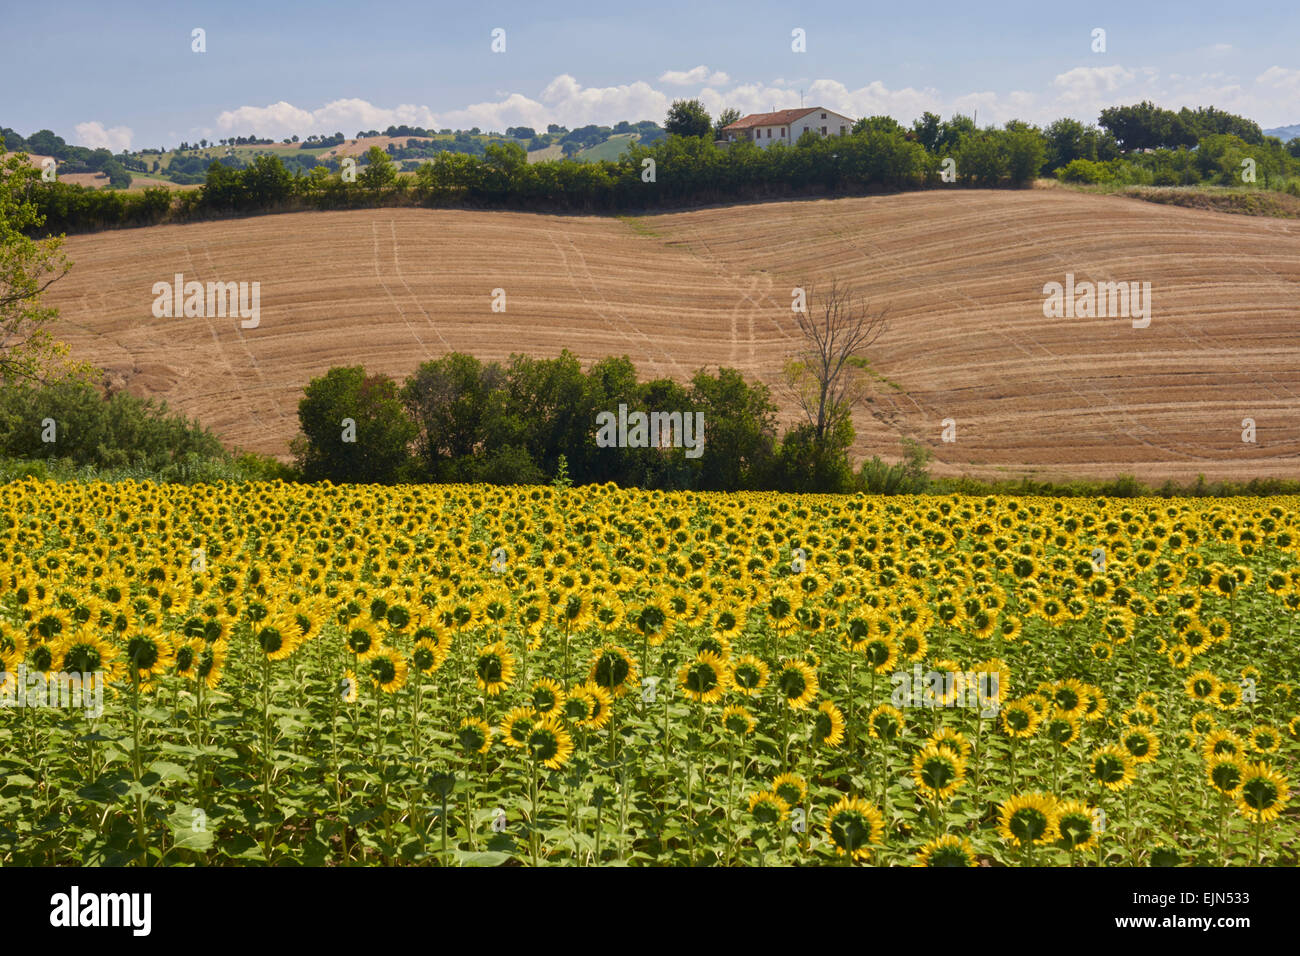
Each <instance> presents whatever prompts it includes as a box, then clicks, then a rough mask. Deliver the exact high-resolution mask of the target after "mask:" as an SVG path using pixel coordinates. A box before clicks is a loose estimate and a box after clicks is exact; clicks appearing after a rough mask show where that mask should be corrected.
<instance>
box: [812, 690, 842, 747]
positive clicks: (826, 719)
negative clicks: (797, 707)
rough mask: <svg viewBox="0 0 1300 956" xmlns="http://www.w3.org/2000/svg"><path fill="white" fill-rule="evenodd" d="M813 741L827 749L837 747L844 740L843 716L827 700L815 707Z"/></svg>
mask: <svg viewBox="0 0 1300 956" xmlns="http://www.w3.org/2000/svg"><path fill="white" fill-rule="evenodd" d="M812 737H813V741H814V742H816V743H819V744H824V745H825V746H827V747H838V746H839V745H840V743H841V742H843V740H844V714H842V713H841V712H840V709H839V708H838V707H836V706H835V704H834V703H832V702H831V701H829V700H824V701H822V702H821V704H820V705H819V706H818V707H817V712H816V714H815V715H814V718H813V730H812Z"/></svg>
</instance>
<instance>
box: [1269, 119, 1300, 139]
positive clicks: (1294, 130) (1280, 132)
mask: <svg viewBox="0 0 1300 956" xmlns="http://www.w3.org/2000/svg"><path fill="white" fill-rule="evenodd" d="M1264 135H1265V136H1276V137H1277V138H1278V139H1280V140H1281V141H1282V142H1284V143H1289V142H1291V140H1293V139H1295V138H1296V137H1297V136H1300V123H1295V124H1292V125H1291V126H1278V127H1276V128H1275V129H1266V130H1264Z"/></svg>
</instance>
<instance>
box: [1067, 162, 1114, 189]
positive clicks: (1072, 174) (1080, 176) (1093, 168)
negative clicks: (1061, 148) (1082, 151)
mask: <svg viewBox="0 0 1300 956" xmlns="http://www.w3.org/2000/svg"><path fill="white" fill-rule="evenodd" d="M1056 178H1057V179H1059V180H1061V182H1064V183H1088V184H1090V185H1096V184H1097V183H1104V182H1108V181H1109V180H1110V179H1111V173H1110V170H1108V169H1107V168H1106V167H1105V165H1104V164H1102V163H1094V162H1092V161H1091V160H1087V159H1072V160H1070V162H1069V163H1067V164H1066V165H1065V166H1062V167H1061V168H1060V169H1058V170H1057V171H1056Z"/></svg>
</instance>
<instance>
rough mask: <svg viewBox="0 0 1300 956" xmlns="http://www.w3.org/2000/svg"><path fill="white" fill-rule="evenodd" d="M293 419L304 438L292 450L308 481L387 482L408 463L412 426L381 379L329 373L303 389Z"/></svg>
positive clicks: (349, 371)
mask: <svg viewBox="0 0 1300 956" xmlns="http://www.w3.org/2000/svg"><path fill="white" fill-rule="evenodd" d="M298 421H299V424H300V426H301V428H302V432H303V437H302V438H301V439H298V440H295V442H294V443H293V445H292V446H291V447H292V448H293V451H294V454H295V455H296V457H297V460H298V467H299V468H300V470H301V471H302V474H303V477H304V478H306V480H308V481H321V480H328V481H332V482H335V483H343V482H358V483H367V482H373V483H382V482H392V481H395V480H396V479H397V478H398V477H399V475H400V474H401V473H402V472H403V471H404V470H405V468H406V467H407V465H408V463H409V460H410V453H409V451H408V446H409V445H410V444H411V441H412V439H414V438H415V432H416V427H415V424H414V423H413V422H412V421H411V420H410V418H408V417H407V415H406V411H405V409H404V408H403V406H402V402H401V398H400V396H399V394H398V390H397V386H396V384H395V383H394V382H393V380H392V379H390V378H388V377H387V376H385V375H366V373H365V370H364V369H362V368H361V367H360V366H352V367H351V368H333V369H330V370H329V371H328V372H327V373H325V375H323V376H321V377H320V378H316V379H313V380H312V381H311V382H310V383H309V384H308V385H307V388H306V389H305V391H304V394H303V398H302V401H301V402H300V403H299V405H298Z"/></svg>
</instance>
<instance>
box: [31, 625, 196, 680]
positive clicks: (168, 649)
mask: <svg viewBox="0 0 1300 956" xmlns="http://www.w3.org/2000/svg"><path fill="white" fill-rule="evenodd" d="M175 657H176V648H175V647H174V645H173V644H172V640H171V638H170V637H168V636H167V635H166V634H163V633H162V632H161V631H159V630H158V629H157V628H153V627H148V628H141V629H139V630H137V631H136V632H135V633H134V634H133V635H131V637H130V638H128V639H127V642H126V667H127V676H128V677H129V678H130V679H131V680H133V681H138V682H139V684H140V686H141V687H145V686H147V685H149V684H150V683H152V681H153V679H154V678H155V677H158V676H159V675H161V674H164V673H166V672H167V671H168V670H169V669H170V668H171V667H172V665H173V663H174V662H175ZM51 663H53V661H51Z"/></svg>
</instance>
